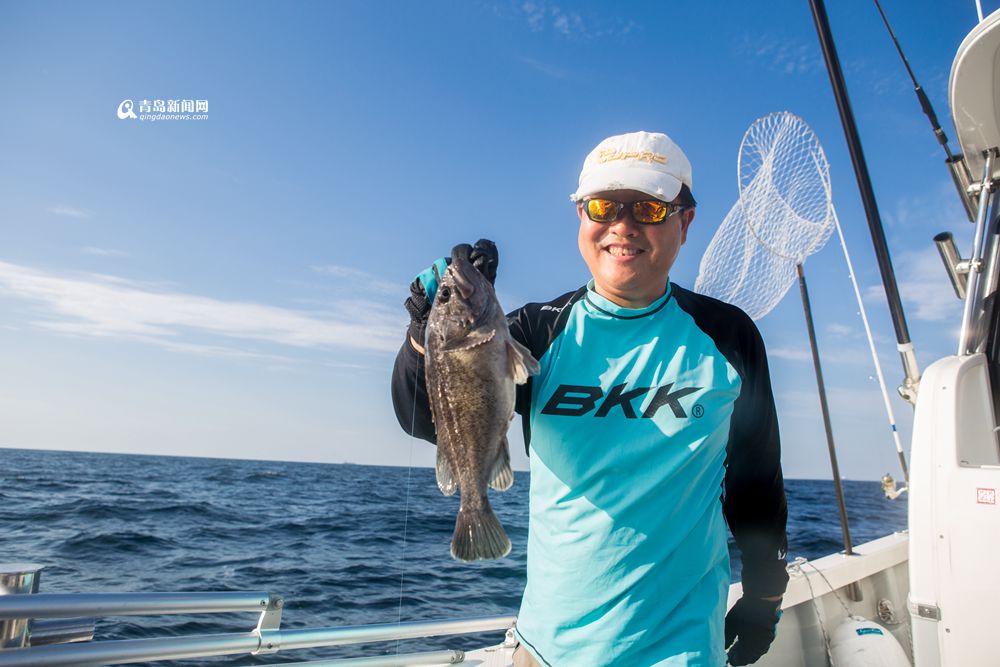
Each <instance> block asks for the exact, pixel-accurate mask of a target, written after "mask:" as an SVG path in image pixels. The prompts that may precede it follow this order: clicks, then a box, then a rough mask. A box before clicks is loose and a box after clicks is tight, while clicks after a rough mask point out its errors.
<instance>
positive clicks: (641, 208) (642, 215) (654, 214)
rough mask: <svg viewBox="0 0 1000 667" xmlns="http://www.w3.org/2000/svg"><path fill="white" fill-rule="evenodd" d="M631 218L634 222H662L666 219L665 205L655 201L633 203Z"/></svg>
mask: <svg viewBox="0 0 1000 667" xmlns="http://www.w3.org/2000/svg"><path fill="white" fill-rule="evenodd" d="M632 217H633V218H635V220H636V222H662V221H663V219H664V218H665V217H667V205H666V204H665V203H663V202H661V201H656V200H655V199H650V200H646V201H637V202H634V203H633V204H632Z"/></svg>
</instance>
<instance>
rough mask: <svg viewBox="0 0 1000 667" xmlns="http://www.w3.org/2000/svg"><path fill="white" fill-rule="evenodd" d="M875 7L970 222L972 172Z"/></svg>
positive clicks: (972, 216) (972, 217) (973, 213)
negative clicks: (953, 147)
mask: <svg viewBox="0 0 1000 667" xmlns="http://www.w3.org/2000/svg"><path fill="white" fill-rule="evenodd" d="M875 7H876V8H877V9H878V13H879V16H881V17H882V23H884V24H885V29H886V30H888V31H889V37H890V38H892V43H893V45H894V46H895V47H896V52H897V53H899V57H900V59H901V60H902V61H903V67H905V68H906V73H907V74H908V75H909V77H910V81H912V82H913V92H915V93H916V95H917V100H918V101H919V102H920V108H921V109H922V110H923V112H924V115H925V116H927V119H928V120H929V121H930V122H931V129H933V130H934V136H935V137H937V140H938V143H939V144H941V148H943V149H944V152H945V154H946V155H947V156H948V157H947V159H946V160H945V164H946V165H948V170H949V171H950V172H951V178H952V181H954V183H955V187H956V188H958V194H959V198H960V199H961V200H962V204H963V205H964V206H965V214H966V215H967V216H968V218H969V221H970V222H972V221H974V220H975V217H976V202H975V201H974V200H973V198H972V196H971V195H970V194H969V187H970V186H971V185H972V174H971V173H970V172H969V167H968V165H967V164H966V162H965V157H964V156H962V154H961V153H959V154H957V155H956V154H954V153H952V152H951V149H950V148H949V147H948V137H947V136H946V135H945V133H944V130H942V129H941V124H940V123H939V122H938V119H937V114H936V113H934V107H933V105H931V101H930V99H929V98H928V97H927V93H925V92H924V88H923V86H921V85H920V84H919V83H918V82H917V77H916V75H914V73H913V69H912V68H911V67H910V62H909V61H908V60H907V59H906V54H904V53H903V47H902V46H900V44H899V40H898V39H896V33H895V32H894V31H893V29H892V26H891V25H890V24H889V18H888V17H887V16H886V15H885V11H883V10H882V4H881V3H880V2H879V0H875ZM979 20H980V21H982V20H983V16H982V9H980V15H979Z"/></svg>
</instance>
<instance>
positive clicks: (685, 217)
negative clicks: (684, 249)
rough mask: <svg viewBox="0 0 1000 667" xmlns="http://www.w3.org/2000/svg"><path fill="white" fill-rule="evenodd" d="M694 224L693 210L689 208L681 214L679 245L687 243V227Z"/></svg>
mask: <svg viewBox="0 0 1000 667" xmlns="http://www.w3.org/2000/svg"><path fill="white" fill-rule="evenodd" d="M692 222H694V209H693V208H689V209H687V210H686V211H684V212H683V213H681V243H684V242H685V241H687V238H688V227H690V226H691V223H692Z"/></svg>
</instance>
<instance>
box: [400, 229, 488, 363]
mask: <svg viewBox="0 0 1000 667" xmlns="http://www.w3.org/2000/svg"><path fill="white" fill-rule="evenodd" d="M469 261H470V262H472V265H473V266H474V267H476V269H477V270H478V271H479V272H480V273H481V274H483V276H484V277H485V278H486V279H487V280H489V281H490V284H491V285H492V284H493V283H495V282H496V279H497V264H499V262H500V256H499V253H498V252H497V246H496V244H495V243H493V241H490V240H489V239H479V240H478V241H476V245H474V246H472V250H471V251H470V252H469ZM449 264H451V258H450V257H442V258H440V259H438V260H437V261H435V262H434V264H432V265H431V266H429V267H427V268H426V269H424V270H423V271H421V272H420V273H419V274H418V275H417V277H416V278H414V279H413V282H412V283H410V296H409V298H408V299H407V300H406V301H405V302H404V303H403V306H404V307H405V308H406V312H408V313H409V314H410V326H409V327H408V328H407V330H406V333H407V335H408V336H409V337H410V338H412V339H413V340H415V341H416V342H417V344H418V345H421V346H422V345H423V344H424V332H425V330H426V329H427V316H428V315H430V313H431V304H432V303H434V295H435V294H437V288H438V280H439V279H440V278H441V277H443V276H444V272H445V271H446V270H447V268H448V265H449ZM435 269H437V271H435Z"/></svg>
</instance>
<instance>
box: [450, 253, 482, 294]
mask: <svg viewBox="0 0 1000 667" xmlns="http://www.w3.org/2000/svg"><path fill="white" fill-rule="evenodd" d="M471 252H472V246H470V245H469V244H468V243H460V244H458V245H457V246H455V247H454V248H452V249H451V267H450V268H451V275H452V278H453V279H454V280H455V289H457V290H458V293H459V294H460V295H461V296H462V298H463V299H468V298H469V297H470V296H472V293H473V292H474V291H475V286H474V285H473V284H472V281H471V280H470V279H469V277H468V272H469V271H475V270H476V268H475V267H474V266H472V264H471V263H470V262H469V253H471Z"/></svg>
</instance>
